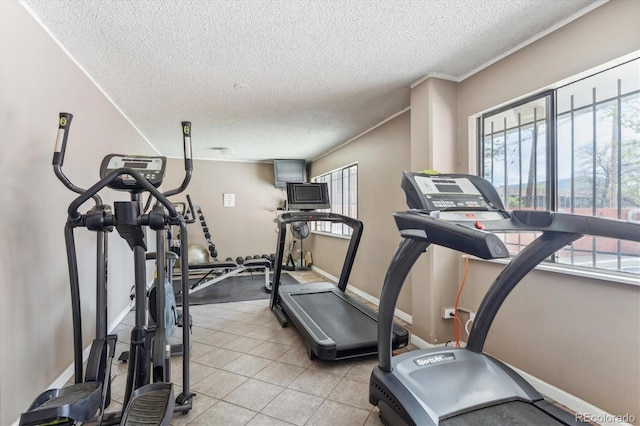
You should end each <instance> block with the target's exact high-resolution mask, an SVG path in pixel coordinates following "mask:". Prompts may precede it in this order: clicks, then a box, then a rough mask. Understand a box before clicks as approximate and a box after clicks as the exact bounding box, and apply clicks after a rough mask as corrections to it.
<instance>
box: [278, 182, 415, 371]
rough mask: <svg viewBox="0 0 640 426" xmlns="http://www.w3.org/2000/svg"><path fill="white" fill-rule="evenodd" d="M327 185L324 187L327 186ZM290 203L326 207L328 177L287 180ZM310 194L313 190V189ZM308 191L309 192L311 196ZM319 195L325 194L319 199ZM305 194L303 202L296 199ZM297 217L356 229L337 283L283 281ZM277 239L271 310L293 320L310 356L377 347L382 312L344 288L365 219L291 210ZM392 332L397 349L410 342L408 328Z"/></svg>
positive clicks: (332, 356)
mask: <svg viewBox="0 0 640 426" xmlns="http://www.w3.org/2000/svg"><path fill="white" fill-rule="evenodd" d="M323 185H324V187H323ZM287 186H288V187H287V197H288V200H289V207H291V208H295V207H296V206H298V207H302V208H305V207H306V209H305V210H307V209H310V208H313V207H315V206H318V208H326V207H327V205H328V204H327V203H328V201H327V200H326V199H324V197H326V183H323V184H315V183H306V184H295V185H291V184H288V185H287ZM309 194H310V195H309ZM307 195H309V196H307ZM316 195H320V197H319V198H318V199H317V200H312V199H313V198H316V197H315V196H316ZM301 199H303V200H305V202H304V203H303V204H301V203H296V200H298V201H299V200H301ZM293 222H332V223H342V224H345V225H347V226H349V227H350V228H351V229H352V231H353V232H352V235H351V239H350V242H349V248H348V250H347V254H346V258H345V261H344V265H343V267H342V272H341V274H340V279H339V282H338V284H337V286H336V285H335V284H334V283H331V282H320V283H309V284H293V285H280V275H281V272H282V260H283V257H284V245H285V240H286V233H287V224H290V223H293ZM278 224H279V225H278V227H279V233H278V245H277V248H276V260H275V264H274V272H273V286H272V290H271V304H270V306H271V310H272V311H273V313H274V314H275V315H276V317H277V318H278V321H279V322H280V324H281V325H282V326H283V327H286V326H287V325H288V322H289V321H291V322H292V323H293V325H294V326H295V327H296V328H297V329H298V331H299V332H300V335H301V336H302V338H303V339H304V342H305V345H306V348H307V354H308V355H309V358H311V359H313V358H314V357H317V358H320V359H324V360H339V359H346V358H354V357H360V356H366V355H374V354H377V353H378V337H377V336H378V315H377V313H376V312H375V311H373V310H372V309H369V308H368V307H366V306H364V305H363V304H362V303H360V302H359V301H357V300H356V299H355V298H353V297H350V296H348V295H347V294H345V289H346V287H347V281H348V280H349V275H350V273H351V268H352V266H353V262H354V259H355V256H356V251H357V249H358V245H359V243H360V237H361V235H362V229H363V225H362V222H361V221H359V220H356V219H353V218H351V217H348V216H343V215H340V214H336V213H328V212H317V211H289V212H286V213H283V214H281V215H280V216H279V218H278ZM391 323H392V325H391V327H392V336H391V337H390V340H391V346H392V348H393V349H397V348H402V347H404V346H406V345H407V343H408V342H409V333H408V332H407V330H405V329H404V328H402V327H401V326H399V325H397V324H395V323H393V319H392V321H391Z"/></svg>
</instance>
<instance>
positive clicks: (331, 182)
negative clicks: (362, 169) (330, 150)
mask: <svg viewBox="0 0 640 426" xmlns="http://www.w3.org/2000/svg"><path fill="white" fill-rule="evenodd" d="M354 169H355V175H354V174H353V172H352V170H354ZM345 172H346V173H348V179H349V182H348V183H345V181H344V178H345ZM336 173H340V179H339V183H338V182H337V179H334V175H335V174H336ZM353 178H355V185H354V187H353V188H352V187H351V182H352V179H353ZM311 182H314V183H315V182H326V183H327V187H328V190H329V200H330V202H331V208H330V209H322V210H318V211H321V212H332V213H337V214H342V215H344V216H349V217H353V218H354V219H357V218H358V210H359V209H358V162H357V161H356V162H353V163H349V164H347V165H345V166H342V167H338V168H336V169H333V170H330V171H328V172H325V173H322V174H319V175H317V176H314V177H313V178H312V179H311ZM336 185H339V186H340V188H339V191H338V190H337V189H338V188H337V186H336ZM346 185H348V186H349V190H348V191H347V190H345V189H347V188H346ZM352 189H354V191H352ZM336 193H339V194H340V197H341V200H340V201H341V202H339V203H338V202H334V200H335V198H336ZM354 193H355V197H354ZM345 196H346V197H347V199H346V200H345ZM352 198H355V202H354V201H352ZM344 206H348V209H349V210H350V211H349V212H344V211H343V208H344ZM354 211H355V216H352V215H351V214H352V213H353V212H354ZM311 232H313V233H317V234H322V235H329V236H333V237H338V238H351V235H352V229H351V228H350V227H349V226H347V225H345V224H341V223H330V222H313V223H312V224H311Z"/></svg>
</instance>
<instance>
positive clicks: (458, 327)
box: [453, 256, 469, 348]
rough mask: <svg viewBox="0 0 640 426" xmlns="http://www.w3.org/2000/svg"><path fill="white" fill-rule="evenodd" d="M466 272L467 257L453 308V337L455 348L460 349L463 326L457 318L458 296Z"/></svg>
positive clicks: (467, 269)
mask: <svg viewBox="0 0 640 426" xmlns="http://www.w3.org/2000/svg"><path fill="white" fill-rule="evenodd" d="M467 272H469V256H467V257H466V258H465V262H464V273H463V274H462V282H461V283H460V288H459V289H458V296H457V297H456V303H455V305H454V307H453V319H454V322H453V335H454V338H455V341H456V343H455V345H456V348H459V347H460V336H461V335H462V329H463V328H464V326H463V325H462V321H461V320H460V317H458V303H460V296H461V295H462V289H463V288H464V283H465V282H466V281H467Z"/></svg>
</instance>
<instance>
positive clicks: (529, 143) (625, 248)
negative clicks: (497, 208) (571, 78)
mask: <svg viewBox="0 0 640 426" xmlns="http://www.w3.org/2000/svg"><path fill="white" fill-rule="evenodd" d="M639 75H640V59H635V60H633V61H630V62H627V63H625V64H622V65H620V66H617V67H614V68H610V69H608V70H606V71H604V72H601V73H598V74H595V75H592V76H590V77H587V78H585V79H581V80H579V81H576V82H573V83H571V84H568V85H566V86H563V87H560V88H559V89H556V90H552V91H548V92H544V93H541V94H538V95H536V96H533V97H531V98H528V99H525V100H523V101H520V102H517V103H514V104H511V105H508V106H506V107H504V108H500V109H499V110H495V111H491V112H488V113H486V114H484V115H482V116H481V117H480V118H479V123H478V124H479V126H478V129H479V138H478V139H479V153H480V156H479V159H480V161H479V170H480V175H481V176H483V177H485V178H487V179H488V180H489V181H491V183H492V184H493V185H494V186H495V187H496V188H497V190H498V192H499V194H500V196H501V198H502V201H503V202H504V204H505V206H506V207H507V209H533V210H536V209H542V210H552V211H559V212H568V213H574V214H583V215H591V216H600V217H608V218H614V219H623V220H640V78H639V77H638V76H639ZM504 238H505V243H506V244H507V246H508V247H509V249H510V251H511V252H512V253H517V252H518V250H519V249H520V248H521V247H523V246H524V245H526V244H527V243H528V242H529V241H531V239H532V238H534V235H517V234H514V235H511V234H509V235H505V236H504ZM639 255H640V244H637V243H632V242H628V241H617V240H610V239H605V238H582V239H580V240H578V241H576V242H575V243H574V244H572V245H570V246H567V248H565V249H563V250H560V251H559V252H558V253H556V254H555V255H554V257H553V258H552V259H550V261H552V262H557V263H563V264H570V265H577V266H585V267H592V268H603V269H611V270H617V271H624V272H630V273H635V274H640V259H639Z"/></svg>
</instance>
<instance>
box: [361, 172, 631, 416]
mask: <svg viewBox="0 0 640 426" xmlns="http://www.w3.org/2000/svg"><path fill="white" fill-rule="evenodd" d="M402 188H403V189H404V190H405V194H406V198H407V204H408V205H409V208H411V209H413V210H409V211H406V212H400V213H395V214H394V218H395V221H396V225H397V226H398V229H399V230H400V234H401V235H402V236H403V237H404V240H403V241H402V243H401V244H400V246H399V248H398V249H397V251H396V253H395V255H394V258H393V261H392V262H391V265H390V266H389V270H388V271H387V275H386V278H385V282H384V286H383V288H382V294H381V296H380V311H379V324H378V351H379V358H378V360H379V364H378V366H377V367H376V368H374V370H373V372H372V374H371V381H370V385H369V402H370V403H371V404H373V405H374V406H378V407H379V409H380V418H381V420H382V421H383V422H384V423H385V424H391V425H421V426H423V425H448V426H452V425H478V424H506V425H515V424H518V425H557V424H584V423H582V422H579V421H577V420H576V418H575V416H574V415H573V414H570V413H567V412H566V411H564V410H562V409H561V408H559V407H558V406H557V405H554V404H552V403H551V402H548V401H545V400H544V398H543V396H542V395H541V394H540V393H538V392H537V391H536V390H535V389H534V388H533V387H532V386H531V385H530V384H529V383H528V382H526V381H525V380H524V379H523V378H522V377H521V376H519V375H518V374H517V373H516V372H515V371H513V370H512V369H511V368H509V367H508V366H507V365H505V364H504V363H502V362H500V361H499V360H497V359H495V358H493V357H491V356H489V355H487V354H484V353H483V352H482V351H483V346H484V343H485V340H486V338H487V334H488V332H489V328H490V327H491V323H492V322H493V319H494V318H495V316H496V314H497V312H498V310H499V309H500V307H501V306H502V303H503V302H504V301H505V299H506V298H507V296H508V295H509V293H510V292H511V290H513V289H514V288H515V286H516V285H518V283H519V282H520V280H521V279H522V278H523V277H524V276H525V275H527V274H528V273H529V272H530V271H531V270H532V269H533V268H535V267H536V266H537V265H538V264H539V263H541V262H542V261H544V260H545V259H547V258H548V257H549V256H550V255H552V254H553V253H555V252H556V251H557V250H560V249H561V248H563V247H564V246H566V245H567V244H571V243H572V242H574V241H576V240H578V239H579V238H581V237H583V236H585V235H590V236H599V237H609V238H617V239H622V240H630V241H640V224H637V223H631V222H623V221H617V220H612V219H603V218H598V217H591V216H580V215H574V214H563V213H554V212H548V211H532V210H516V211H512V212H511V213H508V212H507V211H506V210H505V208H504V206H503V204H502V202H501V200H500V197H499V196H498V193H497V191H496V190H495V188H494V187H493V186H492V185H491V184H490V183H489V182H488V181H486V180H484V179H482V178H480V177H477V176H472V175H461V174H449V175H426V174H420V173H412V172H405V173H404V174H403V178H402ZM493 232H540V233H541V235H540V236H539V237H538V238H536V239H535V240H534V241H533V242H531V243H530V244H529V245H527V246H526V247H525V248H524V249H523V250H522V251H521V252H520V253H519V254H518V255H516V256H514V257H513V259H512V260H511V261H510V262H509V264H508V265H507V266H506V267H505V269H504V270H503V271H502V272H501V273H500V275H499V276H498V277H497V278H496V280H495V281H494V282H493V284H492V285H491V287H490V288H489V290H488V292H487V294H486V295H485V297H484V299H483V301H482V303H481V304H480V307H479V309H478V313H477V315H476V318H475V321H474V322H473V327H472V329H471V333H470V334H469V339H468V342H467V346H466V347H465V348H451V347H440V348H433V349H426V350H418V351H412V352H408V353H404V354H401V355H398V356H395V357H393V358H392V355H391V348H390V347H389V341H390V335H391V331H390V330H391V324H392V321H393V311H394V309H395V305H396V301H397V299H398V294H399V293H400V289H401V288H402V284H403V282H404V279H405V278H406V276H407V274H408V273H409V271H410V270H411V268H412V266H413V265H414V263H415V262H416V260H417V259H418V258H419V257H420V255H421V254H422V253H423V252H424V251H425V250H426V249H427V247H428V246H429V245H430V244H436V245H439V246H444V247H448V248H451V249H454V250H457V251H460V252H463V253H467V254H469V255H473V256H477V257H480V258H482V259H496V258H507V257H509V252H508V250H507V248H506V246H505V245H504V243H503V242H502V241H501V240H500V239H499V238H498V237H497V236H496V235H495V234H493Z"/></svg>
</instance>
